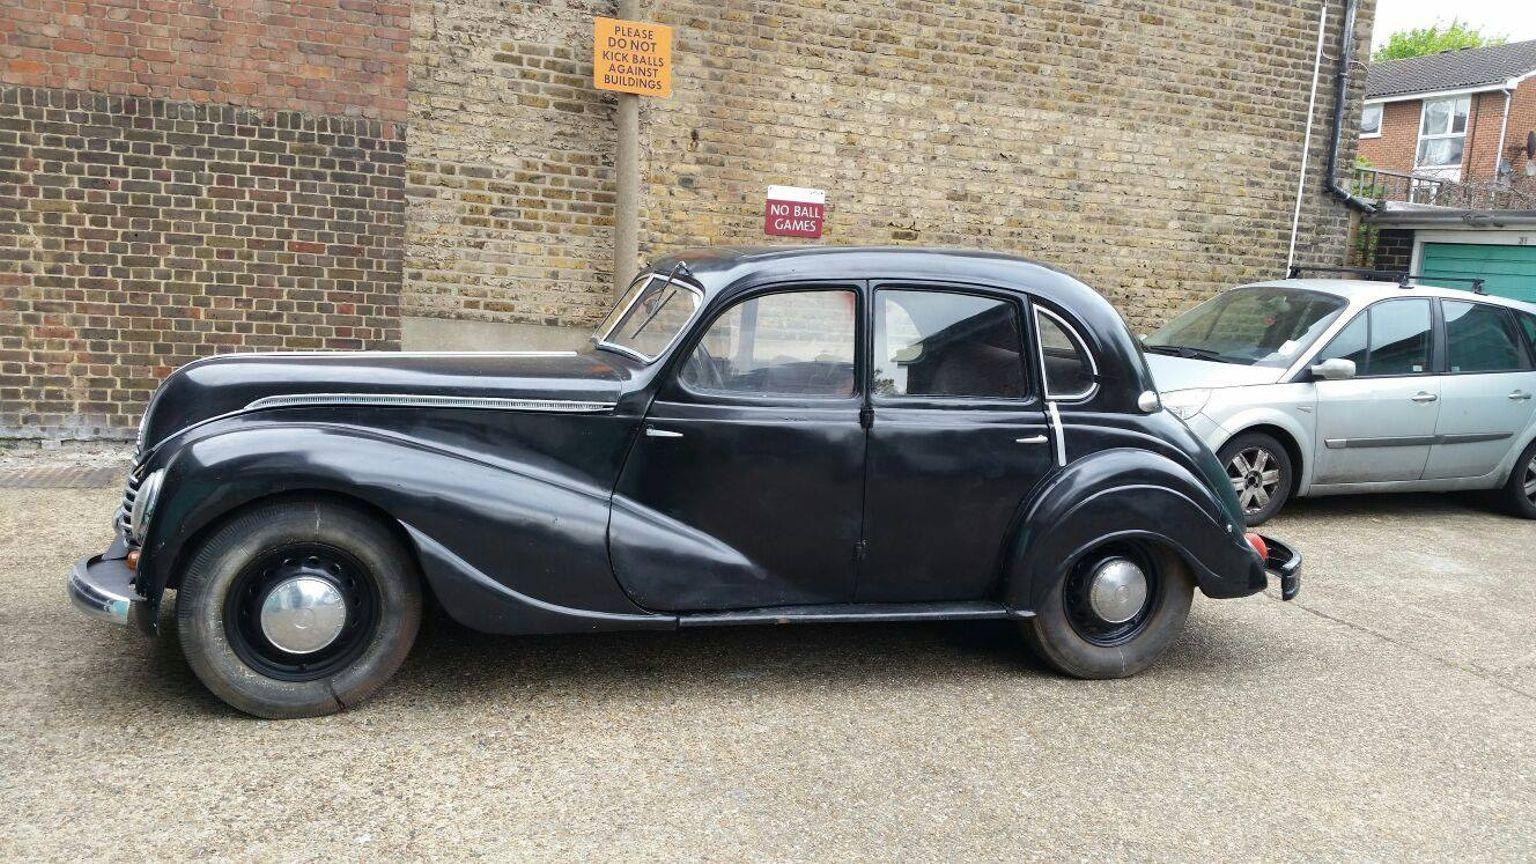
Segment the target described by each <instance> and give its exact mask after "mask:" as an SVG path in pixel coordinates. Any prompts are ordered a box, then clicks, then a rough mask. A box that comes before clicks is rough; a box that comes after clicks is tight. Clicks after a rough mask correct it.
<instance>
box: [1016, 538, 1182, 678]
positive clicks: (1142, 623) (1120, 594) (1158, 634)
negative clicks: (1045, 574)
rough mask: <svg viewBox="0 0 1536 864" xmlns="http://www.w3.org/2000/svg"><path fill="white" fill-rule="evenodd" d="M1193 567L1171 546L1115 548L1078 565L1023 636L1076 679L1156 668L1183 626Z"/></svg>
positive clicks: (1121, 675)
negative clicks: (1155, 664)
mask: <svg viewBox="0 0 1536 864" xmlns="http://www.w3.org/2000/svg"><path fill="white" fill-rule="evenodd" d="M1194 587H1195V586H1194V578H1193V577H1192V576H1191V575H1190V572H1189V568H1188V567H1186V566H1185V565H1184V562H1183V561H1181V560H1179V558H1178V556H1176V555H1174V554H1173V553H1172V552H1169V551H1168V550H1166V549H1162V548H1160V547H1155V546H1152V545H1150V544H1146V543H1112V544H1107V545H1104V546H1101V547H1099V548H1098V549H1095V550H1093V551H1091V552H1089V553H1088V554H1087V555H1084V556H1083V557H1082V558H1081V559H1080V560H1079V561H1077V562H1076V563H1075V564H1073V565H1072V567H1071V568H1070V569H1068V570H1067V572H1066V573H1064V574H1062V576H1061V578H1060V579H1059V580H1058V581H1057V582H1056V584H1055V585H1054V586H1053V587H1052V589H1051V590H1050V591H1049V592H1048V593H1047V595H1046V597H1045V599H1044V601H1043V602H1042V603H1041V604H1040V608H1038V609H1036V610H1035V615H1034V617H1033V618H1030V619H1027V620H1026V621H1024V622H1023V631H1024V637H1025V639H1026V640H1027V641H1028V642H1029V645H1030V647H1031V648H1033V649H1034V651H1035V653H1036V654H1037V655H1039V656H1040V658H1041V659H1042V660H1044V661H1045V662H1046V663H1048V664H1050V666H1051V667H1052V668H1054V669H1056V670H1057V671H1059V672H1063V673H1065V674H1067V675H1071V676H1074V677H1077V678H1124V677H1127V676H1130V675H1135V674H1136V673H1138V672H1140V671H1142V670H1143V669H1145V668H1147V667H1148V666H1150V665H1152V663H1153V662H1154V661H1156V660H1157V658H1158V657H1160V656H1162V653H1163V652H1164V651H1165V650H1167V648H1168V646H1169V645H1171V644H1172V643H1173V640H1174V639H1176V638H1178V635H1179V633H1180V632H1182V631H1183V629H1184V619H1185V618H1186V617H1187V616H1188V615H1189V604H1190V600H1191V598H1192V597H1193V596H1194Z"/></svg>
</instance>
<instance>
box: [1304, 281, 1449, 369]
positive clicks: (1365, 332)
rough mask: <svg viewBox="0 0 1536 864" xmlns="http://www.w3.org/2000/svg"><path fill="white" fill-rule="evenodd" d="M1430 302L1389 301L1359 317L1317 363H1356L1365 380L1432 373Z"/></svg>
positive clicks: (1331, 344)
mask: <svg viewBox="0 0 1536 864" xmlns="http://www.w3.org/2000/svg"><path fill="white" fill-rule="evenodd" d="M1431 329H1432V326H1431V318H1430V307H1429V301H1428V300H1388V301H1386V302H1384V303H1377V304H1376V305H1375V306H1372V307H1371V308H1369V309H1367V310H1366V311H1364V312H1361V313H1360V314H1359V315H1357V316H1355V320H1353V321H1351V322H1349V324H1348V325H1346V326H1345V328H1344V329H1343V330H1340V331H1339V335H1337V336H1335V337H1333V341H1332V342H1329V343H1328V347H1327V348H1324V349H1323V351H1322V353H1320V354H1318V355H1317V362H1322V361H1324V360H1333V359H1344V360H1352V361H1354V363H1355V369H1356V373H1355V374H1356V375H1358V376H1359V377H1362V378H1368V377H1372V376H1377V377H1380V376H1388V375H1422V374H1424V373H1426V372H1427V371H1428V370H1429V344H1430V343H1429V338H1430V336H1429V334H1430V330H1431Z"/></svg>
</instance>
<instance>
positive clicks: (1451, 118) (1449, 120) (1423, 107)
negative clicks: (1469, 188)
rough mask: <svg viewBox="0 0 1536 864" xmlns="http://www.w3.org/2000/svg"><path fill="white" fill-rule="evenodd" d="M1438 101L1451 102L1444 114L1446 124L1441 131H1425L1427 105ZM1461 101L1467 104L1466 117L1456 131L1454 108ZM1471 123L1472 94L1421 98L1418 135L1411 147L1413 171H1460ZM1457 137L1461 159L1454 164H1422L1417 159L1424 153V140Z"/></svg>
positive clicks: (1427, 120)
mask: <svg viewBox="0 0 1536 864" xmlns="http://www.w3.org/2000/svg"><path fill="white" fill-rule="evenodd" d="M1440 102H1449V103H1451V110H1450V111H1449V112H1448V113H1447V114H1446V126H1445V129H1444V130H1442V131H1438V132H1426V131H1425V130H1424V124H1425V123H1427V122H1429V106H1430V105H1431V104H1436V103H1440ZM1463 102H1464V103H1466V106H1467V108H1466V112H1465V116H1466V118H1467V122H1466V123H1465V124H1464V125H1463V126H1462V129H1461V131H1460V132H1456V131H1454V129H1455V127H1456V113H1457V112H1456V108H1457V105H1458V103H1463ZM1471 125H1472V94H1470V93H1466V94H1463V95H1460V96H1444V97H1441V98H1439V99H1424V100H1421V101H1420V102H1419V137H1418V140H1417V141H1416V142H1415V143H1414V149H1413V166H1414V168H1413V170H1414V171H1415V172H1418V171H1421V170H1422V171H1450V170H1453V169H1454V170H1455V171H1457V172H1458V173H1459V172H1460V171H1461V166H1462V165H1464V164H1465V163H1466V161H1467V149H1466V139H1467V129H1468V128H1469V127H1471ZM1457 138H1459V139H1461V141H1462V149H1461V159H1460V160H1458V161H1457V162H1456V163H1455V164H1454V165H1425V164H1423V163H1422V162H1420V161H1419V160H1420V159H1421V158H1422V157H1423V155H1424V144H1425V142H1427V141H1449V140H1454V139H1457Z"/></svg>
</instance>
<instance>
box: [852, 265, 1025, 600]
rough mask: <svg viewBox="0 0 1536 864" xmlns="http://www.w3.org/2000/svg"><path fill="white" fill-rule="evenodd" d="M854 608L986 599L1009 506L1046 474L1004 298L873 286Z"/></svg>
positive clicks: (1016, 309)
mask: <svg viewBox="0 0 1536 864" xmlns="http://www.w3.org/2000/svg"><path fill="white" fill-rule="evenodd" d="M873 305H874V313H875V314H874V320H873V335H872V338H871V339H870V340H869V341H870V344H871V358H872V359H871V361H870V362H869V363H868V364H867V365H868V368H869V369H870V380H871V382H872V383H871V386H870V387H869V392H870V407H871V422H870V427H869V458H868V469H867V475H868V479H867V481H866V484H867V485H866V494H865V506H864V532H865V539H866V544H867V548H866V552H865V555H864V558H863V561H862V562H861V565H860V568H859V582H858V591H857V597H858V600H859V601H860V602H921V601H939V600H969V599H978V598H982V597H984V596H987V595H988V593H989V591H990V590H991V589H992V588H993V586H994V585H995V584H996V582H997V579H998V574H999V571H1000V556H1001V554H1002V549H1003V543H1004V541H1005V539H1006V538H1007V537H1008V536H1009V532H1010V527H1011V525H1012V524H1013V522H1014V520H1015V518H1016V515H1017V512H1018V509H1019V505H1020V503H1021V502H1023V501H1024V500H1025V499H1026V497H1027V496H1028V495H1029V492H1030V490H1031V489H1032V488H1033V487H1034V485H1035V484H1036V482H1037V481H1038V480H1039V479H1040V478H1041V477H1043V476H1044V475H1045V474H1046V473H1047V472H1049V471H1050V470H1051V466H1052V458H1051V454H1052V452H1053V451H1052V442H1051V438H1050V435H1049V431H1048V426H1047V421H1046V414H1045V410H1044V404H1043V402H1042V401H1041V399H1040V398H1039V396H1038V394H1037V389H1038V388H1037V386H1036V381H1035V379H1036V378H1037V376H1034V375H1031V374H1029V360H1028V354H1027V352H1026V351H1025V349H1024V345H1025V332H1026V330H1025V327H1024V325H1023V322H1024V320H1025V311H1026V309H1025V304H1024V302H1023V299H1022V298H1020V297H1019V296H1018V295H1016V294H1012V293H1009V292H995V291H988V290H986V289H982V288H968V287H956V286H953V285H932V284H916V283H883V284H880V283H877V284H876V286H875V291H874V295H873Z"/></svg>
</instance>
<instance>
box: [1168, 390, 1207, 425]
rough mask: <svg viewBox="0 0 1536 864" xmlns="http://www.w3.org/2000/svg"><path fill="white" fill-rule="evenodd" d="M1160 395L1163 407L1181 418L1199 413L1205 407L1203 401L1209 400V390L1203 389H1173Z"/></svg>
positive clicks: (1187, 417) (1184, 418)
mask: <svg viewBox="0 0 1536 864" xmlns="http://www.w3.org/2000/svg"><path fill="white" fill-rule="evenodd" d="M1162 395H1163V407H1164V408H1167V409H1168V410H1169V411H1172V412H1173V415H1174V416H1175V417H1178V418H1179V419H1181V420H1188V419H1189V418H1191V417H1193V416H1195V415H1196V414H1199V413H1200V412H1201V410H1202V409H1204V408H1205V403H1207V402H1209V401H1211V391H1210V390H1205V389H1197V390H1175V391H1173V392H1172V393H1164V394H1162Z"/></svg>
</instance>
